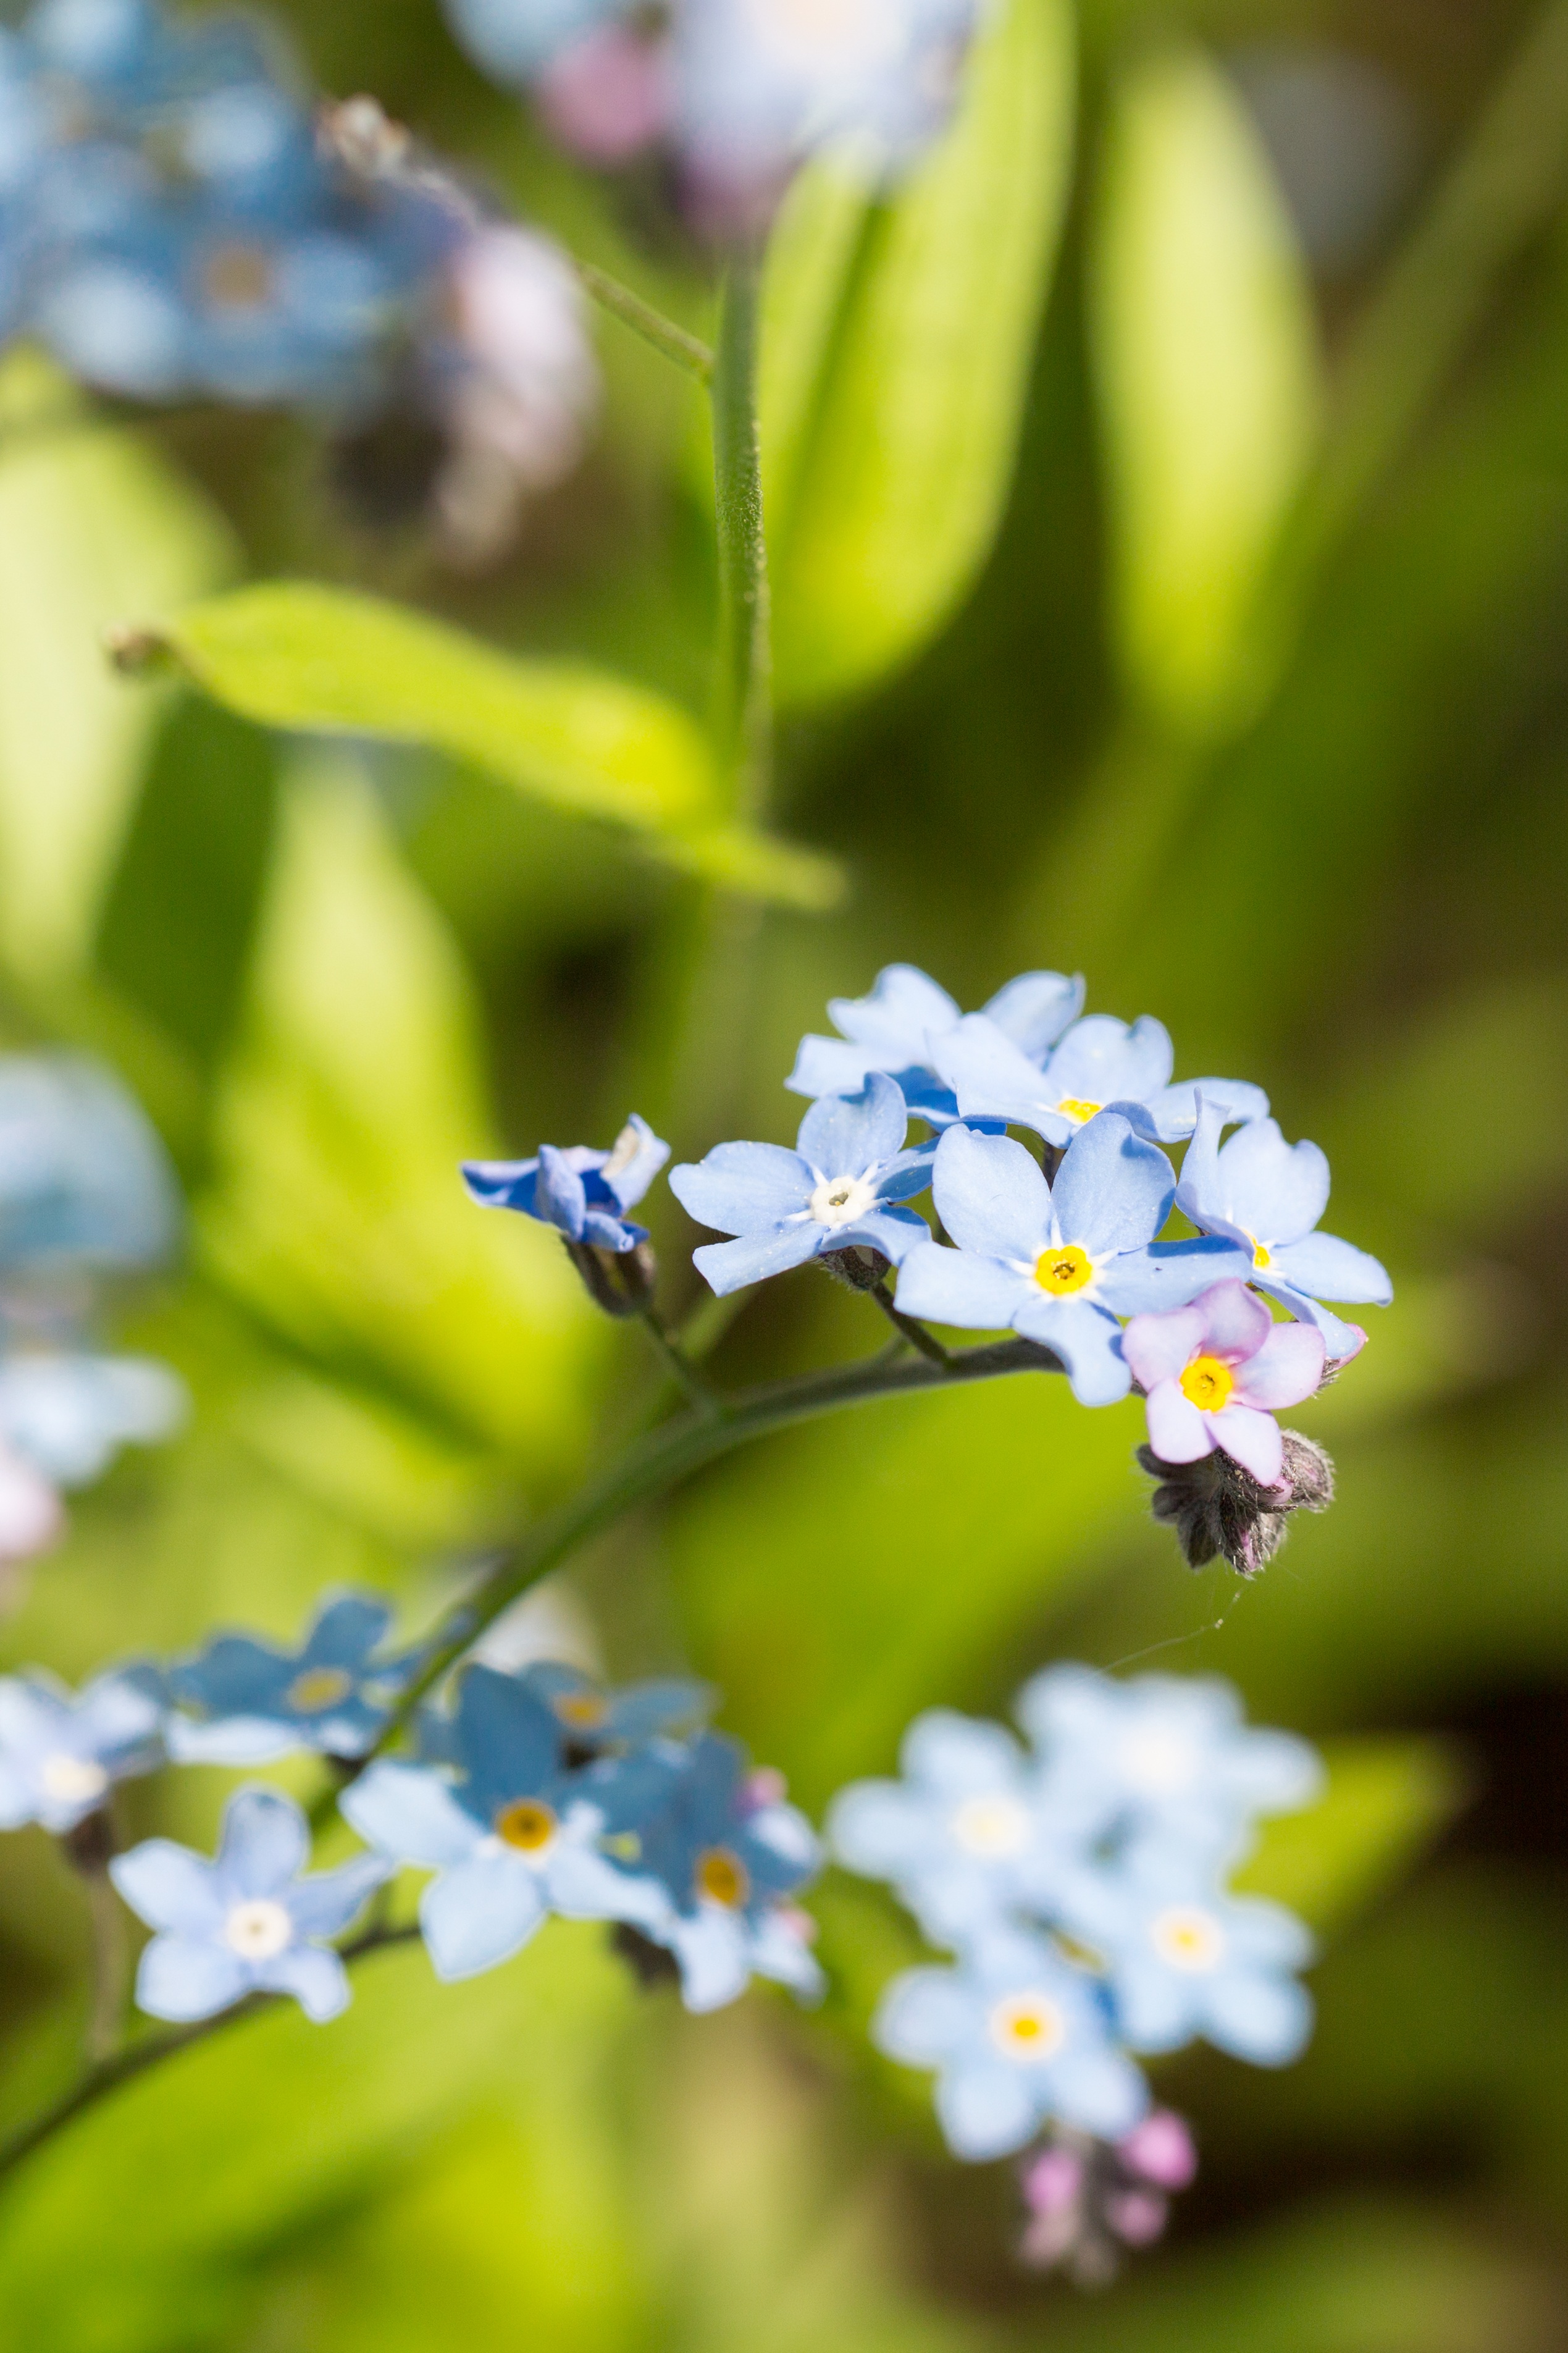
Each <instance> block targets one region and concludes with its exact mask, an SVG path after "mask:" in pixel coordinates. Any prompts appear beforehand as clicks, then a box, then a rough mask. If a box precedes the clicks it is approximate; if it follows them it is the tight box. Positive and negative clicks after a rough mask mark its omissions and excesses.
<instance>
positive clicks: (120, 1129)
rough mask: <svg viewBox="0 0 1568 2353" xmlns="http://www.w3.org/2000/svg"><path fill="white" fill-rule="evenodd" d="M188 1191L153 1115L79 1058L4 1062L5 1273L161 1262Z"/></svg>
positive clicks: (0, 1141) (0, 1098)
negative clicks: (178, 1180)
mask: <svg viewBox="0 0 1568 2353" xmlns="http://www.w3.org/2000/svg"><path fill="white" fill-rule="evenodd" d="M179 1217H180V1208H179V1193H178V1190H177V1187H176V1186H175V1183H174V1174H173V1171H172V1170H171V1168H170V1166H169V1162H168V1158H167V1155H165V1153H164V1151H163V1145H161V1144H160V1142H159V1141H158V1138H157V1136H156V1134H154V1133H153V1128H152V1126H151V1125H150V1124H149V1122H148V1120H147V1118H146V1116H145V1114H144V1113H142V1110H141V1108H140V1106H139V1105H138V1104H137V1103H136V1102H135V1100H134V1099H133V1097H132V1095H130V1094H129V1093H128V1092H126V1090H125V1088H124V1087H122V1086H121V1084H120V1082H119V1081H118V1080H117V1079H116V1078H114V1077H113V1076H112V1074H111V1073H110V1071H106V1070H103V1069H102V1068H100V1065H99V1064H98V1063H96V1062H89V1061H88V1060H86V1059H85V1058H84V1057H81V1056H79V1055H74V1054H12V1055H6V1056H5V1057H3V1058H0V1269H4V1270H6V1271H21V1270H29V1269H39V1268H43V1269H47V1268H58V1267H65V1268H70V1267H78V1266H79V1267H85V1268H89V1269H103V1270H110V1269H120V1268H129V1267H142V1266H151V1265H155V1264H156V1263H157V1262H158V1261H161V1260H163V1259H164V1258H166V1257H167V1256H168V1255H169V1252H170V1251H171V1250H172V1249H173V1248H174V1240H175V1236H176V1234H177V1232H178V1229H179Z"/></svg>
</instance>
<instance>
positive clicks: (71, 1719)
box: [0, 1667, 163, 1834]
mask: <svg viewBox="0 0 1568 2353" xmlns="http://www.w3.org/2000/svg"><path fill="white" fill-rule="evenodd" d="M162 1721H163V1704H162V1699H161V1696H160V1693H159V1684H158V1678H157V1676H156V1674H155V1672H153V1671H152V1670H150V1669H148V1668H145V1667H116V1668H111V1669H110V1671H109V1672H107V1673H105V1674H101V1675H97V1676H95V1677H94V1679H93V1681H92V1682H91V1683H86V1684H84V1685H83V1687H82V1689H81V1690H80V1691H79V1692H78V1693H72V1692H70V1691H68V1689H67V1688H66V1686H65V1685H64V1684H63V1683H59V1682H58V1681H57V1680H56V1678H55V1677H54V1676H53V1675H50V1674H47V1673H45V1672H44V1671H43V1670H42V1669H41V1668H37V1667H35V1668H34V1669H32V1670H31V1671H30V1672H28V1673H26V1674H20V1675H6V1676H5V1677H4V1678H0V1830H7V1831H14V1830H18V1829H20V1827H21V1825H22V1824H23V1823H24V1822H41V1823H42V1824H43V1826H44V1828H45V1830H47V1831H55V1832H56V1833H57V1834H58V1832H60V1831H68V1830H70V1829H72V1828H73V1827H74V1826H75V1824H76V1823H78V1822H79V1821H80V1820H82V1819H83V1817H84V1816H85V1815H87V1814H90V1813H92V1812H94V1811H95V1810H97V1808H98V1807H100V1805H101V1804H102V1803H103V1801H104V1799H105V1798H106V1797H107V1796H108V1794H109V1790H110V1785H111V1784H112V1783H113V1782H115V1781H123V1780H126V1779H129V1778H131V1777H132V1775H134V1774H138V1773H150V1772H151V1771H152V1770H153V1767H155V1766H156V1765H158V1764H160V1763H161V1762H162V1760H163V1741H162V1738H161V1725H162Z"/></svg>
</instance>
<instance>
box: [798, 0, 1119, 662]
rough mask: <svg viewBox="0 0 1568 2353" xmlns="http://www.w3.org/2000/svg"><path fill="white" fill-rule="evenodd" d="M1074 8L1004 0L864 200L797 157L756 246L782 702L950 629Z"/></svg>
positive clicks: (991, 525) (1026, 319)
mask: <svg viewBox="0 0 1568 2353" xmlns="http://www.w3.org/2000/svg"><path fill="white" fill-rule="evenodd" d="M1072 121H1073V49H1072V26H1071V19H1070V16H1069V14H1068V10H1067V8H1066V6H1065V5H1062V0H1009V5H1005V6H1004V7H1000V8H999V9H998V10H997V11H996V13H995V15H994V17H993V19H992V21H991V23H990V25H989V26H988V27H987V28H986V29H985V30H984V32H983V33H982V34H981V36H980V38H979V40H978V42H977V44H976V47H975V49H974V52H973V56H972V58H971V60H970V64H969V68H968V78H967V81H966V85H965V89H964V91H963V99H962V102H961V105H960V108H959V111H958V115H957V119H956V120H955V121H954V123H953V125H952V129H951V130H950V131H949V132H948V134H947V136H946V137H945V138H944V139H943V140H942V142H941V143H940V145H939V146H938V147H937V149H936V151H935V152H934V153H933V154H932V155H931V157H930V158H928V159H927V161H926V162H924V163H923V164H921V165H919V166H918V167H917V168H916V169H915V171H914V172H913V173H912V174H911V175H910V179H909V180H908V182H907V183H906V184H905V185H903V186H901V187H900V188H899V189H898V190H896V191H895V193H894V194H893V195H891V196H890V197H889V199H888V200H887V201H886V202H885V203H882V204H876V205H871V204H868V201H867V197H866V195H865V192H864V190H863V189H859V190H858V188H857V185H856V184H855V182H854V181H853V179H851V178H849V177H847V170H848V167H847V165H846V164H844V163H842V162H838V163H834V162H824V163H819V164H813V165H812V166H810V167H809V168H808V169H807V170H806V171H805V172H804V173H802V174H801V175H800V178H799V180H798V181H797V183H796V185H795V189H794V191H793V192H792V194H791V195H790V197H789V199H788V201H787V203H786V205H785V207H784V214H783V216H782V218H781V221H780V224H779V227H778V229H777V231H776V232H775V236H774V239H773V248H772V251H771V254H770V261H769V282H768V288H767V311H766V315H765V328H764V333H765V346H764V364H763V388H762V433H763V459H764V468H765V474H764V486H763V498H764V504H765V507H766V510H767V513H768V529H769V539H770V569H771V574H772V580H773V606H774V616H775V625H776V659H777V683H778V691H779V695H780V698H781V700H783V701H784V702H819V701H821V700H823V699H825V698H826V697H828V696H831V695H836V694H842V693H845V692H847V691H850V690H852V689H856V688H863V687H866V686H868V685H870V684H871V683H873V682H874V681H876V680H877V679H878V678H879V677H881V676H882V675H883V674H884V673H885V672H887V671H888V670H893V669H896V668H897V667H898V666H899V665H900V663H902V662H905V661H907V660H908V659H910V656H911V655H913V654H914V653H915V652H917V651H918V650H919V649H920V648H921V646H922V645H923V644H925V643H926V641H927V640H928V639H929V638H931V637H932V636H933V635H934V633H935V632H936V631H937V630H938V629H939V628H941V627H942V623H943V622H944V621H945V620H946V619H947V618H948V617H949V616H950V615H951V614H952V612H953V610H954V609H955V607H957V606H958V604H959V603H960V601H961V600H962V598H963V596H964V595H965V593H966V592H967V591H968V589H969V588H970V586H972V585H973V580H974V577H975V575H976V574H977V573H978V571H979V570H980V567H981V565H983V564H984V561H985V558H986V555H987V554H988V553H989V551H990V547H991V543H992V541H993V539H994V535H995V533H996V529H997V526H998V524H999V523H1000V521H1001V517H1002V512H1003V509H1004V507H1005V502H1006V497H1007V491H1008V488H1009V485H1010V483H1011V480H1012V474H1013V466H1014V459H1015V456H1016V448H1017V441H1018V432H1019V427H1020V422H1021V419H1022V416H1023V410H1024V402H1025V397H1026V391H1027V387H1028V382H1029V375H1030V370H1031V365H1032V362H1033V356H1034V346H1035V336H1036V332H1037V325H1038V322H1039V316H1040V311H1041V307H1042V304H1043V302H1044V300H1045V294H1046V289H1047V277H1048V271H1049V265H1050V259H1051V256H1052V253H1053V251H1054V248H1055V244H1056V238H1057V233H1058V227H1059V224H1060V220H1061V216H1062V209H1063V206H1064V203H1065V199H1066V193H1067V185H1068V166H1069V162H1070V157H1071V149H1072Z"/></svg>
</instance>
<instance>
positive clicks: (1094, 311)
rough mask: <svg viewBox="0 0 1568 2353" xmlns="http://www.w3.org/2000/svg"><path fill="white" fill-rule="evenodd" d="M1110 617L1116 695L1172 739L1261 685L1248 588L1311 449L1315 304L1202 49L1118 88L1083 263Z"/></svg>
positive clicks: (1239, 117)
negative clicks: (1107, 514)
mask: <svg viewBox="0 0 1568 2353" xmlns="http://www.w3.org/2000/svg"><path fill="white" fill-rule="evenodd" d="M1090 313H1091V324H1092V329H1093V336H1094V343H1095V355H1096V360H1097V364H1098V374H1099V381H1100V402H1101V407H1102V411H1103V422H1104V434H1105V443H1106V453H1107V459H1108V465H1109V472H1110V505H1111V523H1112V540H1113V550H1114V556H1115V599H1114V615H1113V618H1114V625H1115V632H1116V637H1117V640H1118V644H1119V649H1120V652H1121V660H1122V664H1123V667H1124V669H1125V671H1126V674H1127V678H1128V681H1129V683H1130V685H1131V689H1132V691H1133V692H1134V694H1135V695H1136V696H1137V698H1138V699H1139V700H1140V701H1141V702H1143V703H1144V704H1145V705H1147V706H1149V707H1150V708H1152V711H1153V712H1154V713H1155V714H1156V715H1157V716H1158V717H1159V718H1160V719H1161V720H1162V721H1163V723H1164V724H1166V725H1167V726H1170V727H1172V728H1173V729H1175V730H1176V731H1178V732H1179V733H1191V734H1197V735H1204V734H1206V733H1211V732H1214V731H1216V730H1223V729H1224V728H1225V727H1226V725H1227V724H1228V723H1231V722H1232V720H1233V719H1234V717H1235V716H1236V715H1237V714H1238V713H1244V712H1245V710H1246V707H1247V700H1248V697H1249V694H1251V693H1253V692H1255V691H1256V689H1257V686H1258V680H1259V677H1260V676H1261V675H1263V674H1264V671H1263V668H1262V666H1263V664H1264V662H1265V656H1264V652H1263V649H1262V648H1261V647H1260V645H1259V644H1258V640H1257V638H1256V636H1255V634H1254V632H1253V628H1252V624H1253V622H1254V618H1255V613H1256V607H1257V600H1258V590H1259V587H1260V586H1261V584H1262V579H1263V575H1264V573H1265V571H1266V568H1267V566H1268V560H1269V557H1270V554H1271V553H1272V550H1273V548H1274V545H1275V543H1276V540H1277V538H1278V534H1279V527H1280V524H1281V522H1283V520H1284V517H1285V515H1286V512H1287V511H1288V510H1289V506H1290V503H1291V501H1292V499H1293V497H1294V495H1295V492H1296V490H1297V488H1298V485H1299V483H1300V479H1301V475H1302V471H1303V469H1304V466H1305V463H1306V460H1307V459H1308V456H1309V454H1310V449H1311V447H1312V443H1313V438H1314V430H1315V422H1316V415H1317V408H1318V364H1317V355H1316V351H1315V335H1314V328H1313V322H1312V308H1311V297H1310V290H1309V288H1308V286H1307V283H1306V279H1305V274H1304V271H1303V269H1302V266H1301V261H1300V255H1299V253H1298V250H1297V247H1296V242H1295V237H1294V235H1293V232H1292V230H1291V228H1290V226H1289V221H1288V219H1287V217H1286V214H1285V209H1284V206H1283V203H1282V201H1281V199H1280V196H1279V192H1278V189H1277V187H1276V185H1275V183H1274V179H1273V174H1272V172H1271V170H1270V167H1269V164H1268V158H1267V156H1266V155H1265V153H1264V151H1263V148H1262V145H1261V142H1259V140H1258V136H1257V133H1256V132H1255V131H1254V130H1253V128H1252V126H1251V123H1250V121H1248V118H1247V112H1246V110H1245V108H1244V107H1243V105H1242V102H1241V100H1240V98H1239V96H1238V95H1237V92H1236V91H1235V90H1234V89H1233V88H1232V86H1231V84H1230V83H1229V82H1228V81H1227V80H1226V79H1225V77H1224V76H1223V75H1222V74H1221V73H1219V72H1218V71H1217V70H1216V69H1215V67H1213V66H1212V65H1210V64H1209V63H1208V62H1207V61H1206V60H1205V58H1203V57H1202V56H1201V55H1199V54H1198V53H1196V52H1195V51H1190V50H1184V51H1172V52H1163V53H1161V54H1160V55H1158V56H1156V57H1154V58H1150V59H1147V60H1145V61H1144V62H1143V63H1142V65H1141V66H1140V67H1139V68H1138V69H1135V70H1134V71H1133V72H1132V73H1131V75H1130V77H1129V78H1128V79H1126V80H1125V81H1124V82H1123V84H1122V86H1121V89H1120V90H1119V91H1118V92H1117V94H1116V98H1115V101H1114V104H1113V107H1112V111H1111V117H1110V129H1109V132H1108V134H1107V140H1106V151H1105V159H1104V164H1103V168H1102V173H1101V178H1100V195H1099V208H1098V218H1097V222H1096V229H1095V235H1094V237H1093V240H1092V248H1091V254H1090Z"/></svg>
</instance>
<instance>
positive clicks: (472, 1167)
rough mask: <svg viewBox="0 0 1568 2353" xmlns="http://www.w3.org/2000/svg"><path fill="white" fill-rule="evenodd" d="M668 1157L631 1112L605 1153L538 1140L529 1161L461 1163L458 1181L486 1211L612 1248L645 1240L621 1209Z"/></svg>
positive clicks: (640, 1193)
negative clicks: (515, 1215) (516, 1215)
mask: <svg viewBox="0 0 1568 2353" xmlns="http://www.w3.org/2000/svg"><path fill="white" fill-rule="evenodd" d="M668 1157H669V1146H668V1144H666V1143H664V1142H663V1141H662V1140H661V1138H659V1137H658V1136H657V1135H656V1134H654V1132H653V1130H652V1128H651V1127H649V1125H648V1124H647V1120H646V1119H640V1118H639V1117H638V1116H637V1113H636V1112H633V1113H632V1115H631V1117H630V1119H629V1120H628V1121H627V1122H626V1125H625V1127H623V1128H622V1130H621V1132H620V1134H619V1135H617V1136H616V1141H615V1143H614V1145H612V1146H611V1148H610V1150H609V1151H608V1152H595V1151H594V1150H592V1149H591V1147H590V1146H589V1145H585V1144H574V1145H569V1146H568V1147H567V1149H566V1150H565V1151H558V1150H557V1149H556V1147H555V1145H552V1144H545V1145H541V1146H540V1149H539V1152H538V1154H537V1155H536V1156H535V1158H533V1159H532V1160H465V1161H464V1163H463V1181H464V1183H465V1184H466V1185H467V1187H468V1191H469V1192H470V1193H471V1194H472V1196H473V1198H474V1199H475V1200H476V1201H478V1202H479V1203H481V1204H482V1205H483V1207H484V1208H489V1209H520V1210H521V1212H522V1214H523V1216H524V1217H525V1218H537V1219H539V1220H540V1222H541V1223H542V1224H543V1225H547V1226H554V1227H556V1228H558V1229H559V1230H560V1231H561V1232H562V1233H563V1234H564V1235H565V1237H566V1239H567V1240H568V1241H574V1242H589V1243H592V1244H593V1245H594V1247H595V1249H597V1250H615V1251H616V1252H620V1251H623V1250H635V1249H636V1247H637V1243H638V1242H642V1241H646V1240H647V1227H646V1226H638V1225H634V1224H633V1223H632V1222H631V1220H630V1219H628V1218H627V1216H626V1211H627V1210H628V1209H631V1208H636V1206H637V1203H638V1202H639V1201H640V1200H641V1199H642V1197H643V1195H644V1194H645V1193H646V1192H647V1188H648V1187H649V1186H650V1185H651V1184H652V1183H653V1180H654V1178H655V1177H656V1176H658V1172H659V1170H660V1169H661V1168H662V1167H663V1166H664V1164H665V1162H666V1161H667V1160H668Z"/></svg>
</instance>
